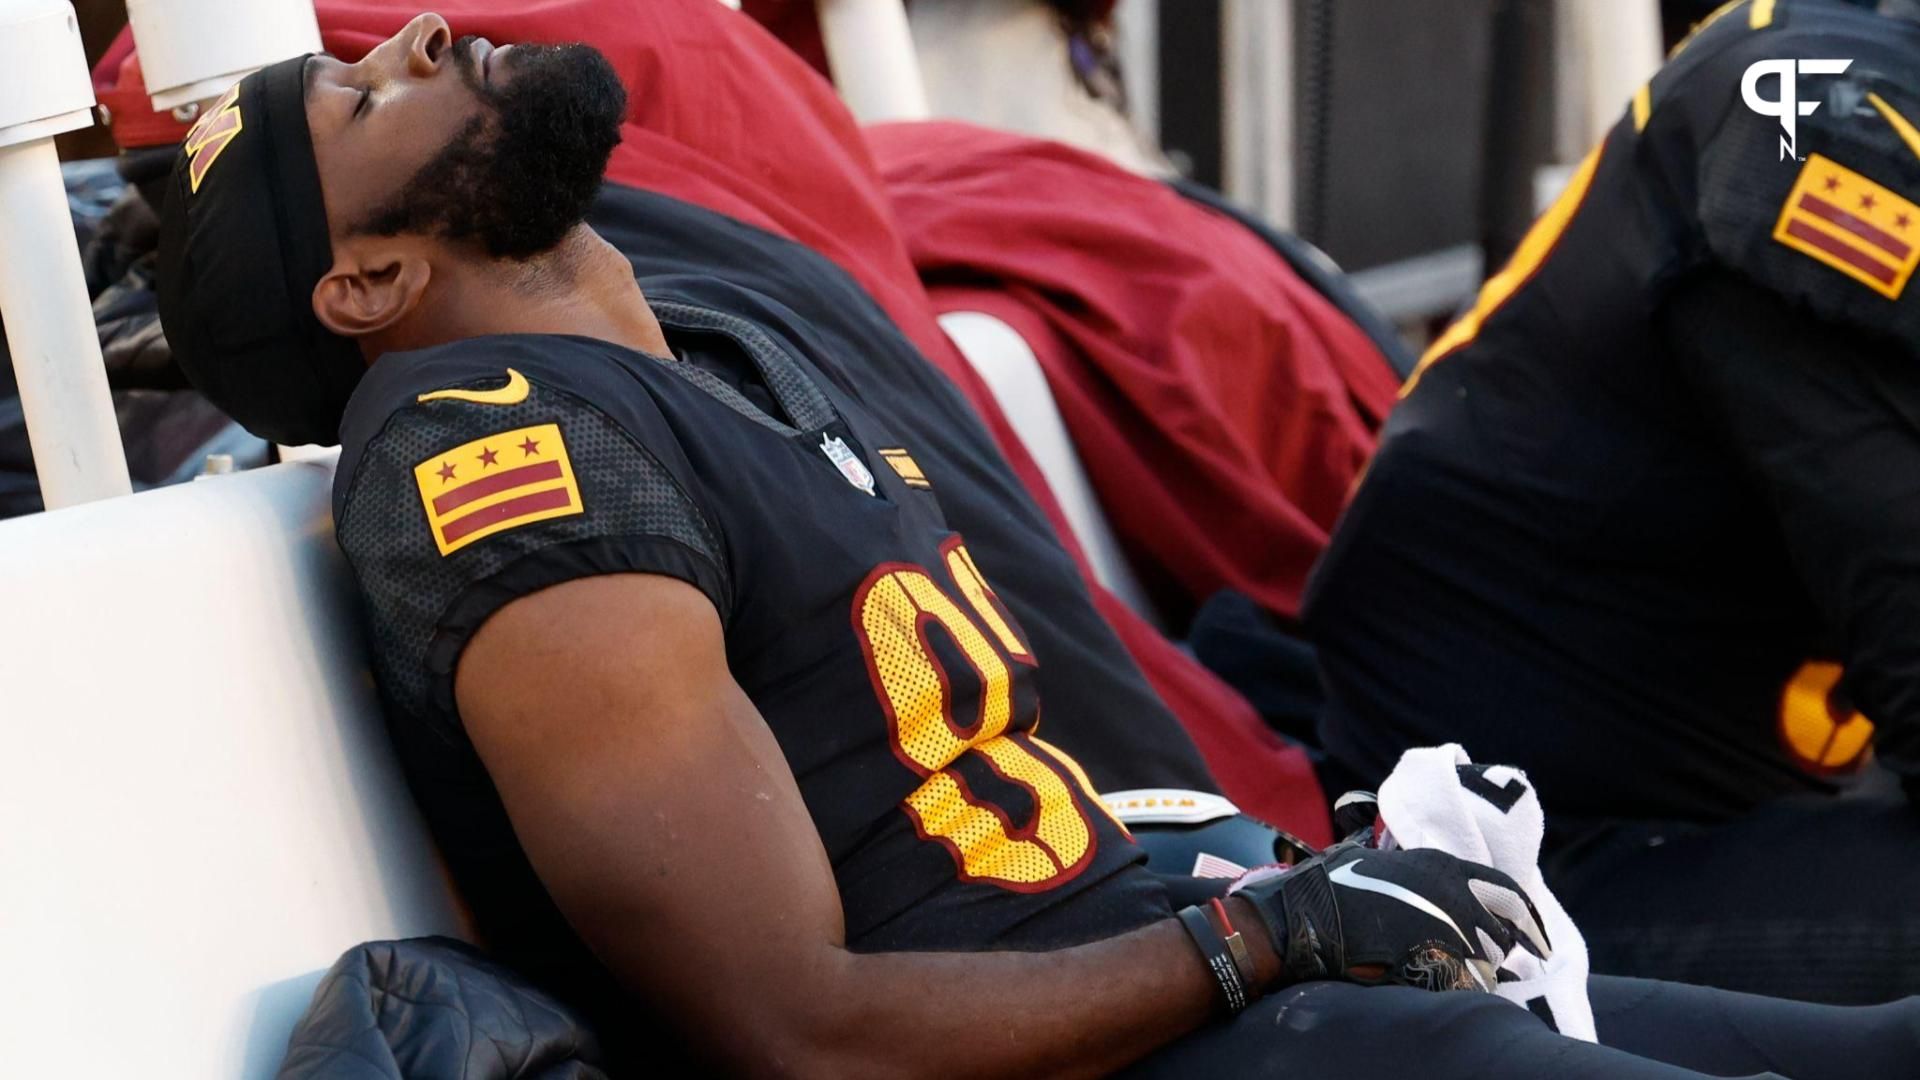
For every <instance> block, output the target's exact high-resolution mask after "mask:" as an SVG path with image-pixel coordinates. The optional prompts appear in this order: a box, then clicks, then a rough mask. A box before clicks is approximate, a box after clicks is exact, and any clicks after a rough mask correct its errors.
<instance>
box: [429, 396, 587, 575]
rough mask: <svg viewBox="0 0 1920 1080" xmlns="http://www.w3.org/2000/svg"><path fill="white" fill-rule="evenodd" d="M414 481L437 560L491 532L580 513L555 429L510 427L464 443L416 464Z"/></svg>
mask: <svg viewBox="0 0 1920 1080" xmlns="http://www.w3.org/2000/svg"><path fill="white" fill-rule="evenodd" d="M413 480H414V483H415V484H416V485H418V486H419V488H420V502H421V504H422V505H423V506H425V507H426V510H427V523H428V525H429V526H430V527H431V528H432V530H433V540H434V543H435V544H437V545H439V548H440V554H441V555H451V554H453V553H454V552H456V551H459V550H460V549H461V548H463V547H466V546H467V545H468V544H471V543H473V542H474V541H476V540H483V539H485V538H487V537H489V536H492V535H494V534H495V533H501V532H505V531H507V530H508V529H517V528H519V527H520V526H522V525H531V524H533V523H534V522H536V521H547V520H549V519H552V518H560V517H568V516H570V515H573V514H578V513H581V512H583V511H584V510H585V509H586V507H585V506H584V505H582V504H581V501H580V483H579V481H578V480H576V479H575V478H574V475H573V462H571V461H570V460H568V458H567V444H566V440H565V439H563V438H562V437H561V435H560V425H558V424H536V425H534V426H533V427H523V428H514V429H513V430H512V431H502V432H500V433H499V434H497V435H489V436H487V437H486V438H484V439H475V440H473V441H472V442H470V443H462V444H461V445H459V446H456V447H453V448H452V449H450V450H444V451H442V452H440V453H438V454H435V455H434V456H432V457H430V458H428V459H427V460H425V461H422V462H420V463H419V464H418V465H415V466H414V467H413Z"/></svg>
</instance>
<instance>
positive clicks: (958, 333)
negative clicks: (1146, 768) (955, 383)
mask: <svg viewBox="0 0 1920 1080" xmlns="http://www.w3.org/2000/svg"><path fill="white" fill-rule="evenodd" d="M940 328H941V329H943V330H945V331H946V332H947V337H948V338H949V339H951V340H952V341H953V344H954V346H955V347H957V348H958V349H959V350H960V352H961V354H962V355H963V356H965V357H966V358H967V363H969V364H971V365H973V369H974V370H975V371H976V372H979V374H980V378H981V379H982V380H983V381H985V382H986V384H987V389H988V390H990V391H992V392H993V399H994V401H996V402H998V403H999V405H1000V411H1001V412H1003V413H1005V414H1006V417H1007V422H1008V423H1009V424H1011V425H1013V430H1014V434H1016V435H1018V436H1020V441H1021V442H1022V443H1024V444H1025V445H1026V448H1027V453H1029V454H1031V455H1033V460H1034V462H1035V463H1036V464H1038V465H1039V466H1040V473H1041V475H1042V476H1044V477H1046V481H1047V486H1048V487H1049V488H1052V489H1053V497H1054V499H1055V500H1056V501H1058V502H1059V504H1060V509H1061V511H1062V513H1064V514H1065V515H1066V518H1067V525H1068V527H1069V528H1071V529H1072V530H1073V535H1074V539H1076V540H1078V541H1079V542H1080V549H1081V550H1082V551H1083V552H1085V553H1086V556H1087V562H1088V564H1089V565H1090V566H1092V568H1093V576H1094V577H1095V578H1096V579H1097V580H1098V581H1099V582H1100V584H1102V585H1104V586H1106V588H1107V591H1108V592H1110V593H1112V594H1114V595H1115V596H1117V597H1119V598H1120V600H1121V601H1122V602H1123V603H1125V604H1126V605H1127V606H1128V607H1130V608H1132V609H1133V610H1134V611H1135V613H1137V614H1139V615H1141V616H1142V617H1144V618H1145V619H1147V621H1149V622H1151V623H1153V624H1154V625H1156V626H1164V623H1163V622H1162V621H1161V620H1160V618H1159V616H1158V614H1157V613H1156V612H1155V611H1154V609H1153V604H1152V602H1151V601H1149V600H1148V599H1147V593H1146V590H1145V589H1143V588H1141V586H1140V579H1139V578H1138V577H1137V576H1136V575H1135V574H1134V572H1133V566H1132V564H1130V563H1128V562H1127V557H1126V554H1125V553H1124V552H1123V551H1121V549H1120V541H1119V539H1118V538H1116V537H1115V536H1114V532H1113V525H1112V524H1111V523H1110V522H1108V521H1107V515H1106V512H1105V511H1104V510H1102V509H1100V500H1099V498H1098V497H1097V496H1096V495H1095V494H1094V491H1093V484H1092V483H1091V482H1090V481H1088V479H1087V470H1086V466H1084V465H1082V464H1081V463H1080V453H1079V451H1077V450H1075V449H1074V446H1073V439H1072V437H1071V436H1070V435H1069V434H1068V433H1067V425H1066V422H1065V421H1064V420H1062V419H1061V418H1060V407H1059V406H1058V405H1056V404H1054V400H1053V391H1052V389H1050V388H1049V387H1048V386H1047V374H1046V372H1045V371H1044V370H1042V369H1041V367H1040V360H1039V358H1038V357H1036V356H1034V354H1033V347H1032V346H1030V345H1028V344H1027V342H1026V339H1025V338H1022V337H1021V336H1020V333H1019V331H1017V330H1015V329H1014V328H1013V327H1011V326H1008V325H1007V323H1006V321H1005V320H1003V319H999V318H996V317H995V316H992V315H988V314H985V313H983V312H978V311H953V312H948V313H947V314H945V315H942V316H940Z"/></svg>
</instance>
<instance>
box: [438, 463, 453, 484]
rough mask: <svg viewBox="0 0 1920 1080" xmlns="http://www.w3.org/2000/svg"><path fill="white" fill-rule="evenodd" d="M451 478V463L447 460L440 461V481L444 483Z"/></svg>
mask: <svg viewBox="0 0 1920 1080" xmlns="http://www.w3.org/2000/svg"><path fill="white" fill-rule="evenodd" d="M451 479H453V465H452V464H451V463H449V462H445V461H443V462H441V463H440V480H441V482H442V483H445V482H446V481H448V480H451Z"/></svg>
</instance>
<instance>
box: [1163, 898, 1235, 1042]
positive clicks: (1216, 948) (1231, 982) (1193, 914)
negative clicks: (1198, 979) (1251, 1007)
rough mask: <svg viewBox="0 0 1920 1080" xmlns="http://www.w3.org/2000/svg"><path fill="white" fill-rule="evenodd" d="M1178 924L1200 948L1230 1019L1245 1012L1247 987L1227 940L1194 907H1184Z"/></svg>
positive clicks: (1204, 915)
mask: <svg viewBox="0 0 1920 1080" xmlns="http://www.w3.org/2000/svg"><path fill="white" fill-rule="evenodd" d="M1180 925H1182V926H1184V927H1186V928H1187V936H1188V937H1190V938H1192V939H1193V943H1194V944H1195V945H1197V946H1199V948H1200V955H1201V956H1202V957H1204V958H1205V959H1206V961H1207V970H1209V971H1211V972H1213V981H1214V984H1215V985H1216V986H1218V987H1219V989H1220V1001H1221V1004H1222V1005H1223V1006H1225V1008H1226V1010H1227V1014H1228V1015H1229V1016H1231V1015H1233V1014H1234V1013H1237V1012H1240V1011H1241V1010H1242V1009H1245V1008H1246V1007H1247V1005H1248V997H1247V984H1246V983H1244V982H1242V981H1241V979H1240V969H1239V968H1238V967H1235V966H1234V962H1233V956H1232V954H1231V953H1230V952H1229V951H1228V949H1227V943H1226V941H1225V940H1224V939H1223V938H1221V936H1220V932H1219V931H1217V930H1215V929H1214V928H1213V923H1212V922H1210V921H1209V920H1208V919H1207V913H1206V912H1205V911H1202V910H1201V909H1199V908H1197V907H1189V908H1186V909H1184V910H1182V911H1181V912H1180Z"/></svg>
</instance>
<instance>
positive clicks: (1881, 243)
mask: <svg viewBox="0 0 1920 1080" xmlns="http://www.w3.org/2000/svg"><path fill="white" fill-rule="evenodd" d="M1773 238H1774V239H1775V240H1778V241H1779V242H1780V243H1782V244H1785V245H1786V246H1788V247H1790V248H1792V249H1793V250H1795V251H1798V252H1800V253H1801V254H1802V255H1806V256H1808V257H1809V258H1811V259H1813V260H1815V261H1816V262H1820V263H1824V264H1826V265H1827V266H1829V267H1832V268H1833V269H1835V270H1838V271H1840V272H1841V273H1843V274H1845V275H1847V276H1848V277H1850V278H1852V279H1854V280H1855V281H1858V282H1859V283H1860V284H1862V285H1865V286H1866V287H1868V288H1869V289H1872V290H1873V291H1875V292H1877V293H1879V294H1880V295H1882V296H1884V297H1886V298H1887V299H1889V300H1898V299H1899V298H1900V294H1901V293H1902V292H1904V291H1905V290H1906V287H1907V281H1908V279H1910V278H1912V277H1913V270H1914V266H1915V265H1916V264H1920V206H1915V205H1914V204H1913V203H1911V202H1908V201H1907V200H1906V199H1903V198H1901V197H1900V196H1899V195H1896V194H1894V193H1893V192H1892V191H1891V190H1889V189H1887V188H1885V187H1882V186H1881V185H1879V184H1876V183H1874V182H1873V181H1872V180H1869V179H1867V178H1866V177H1864V176H1862V175H1860V174H1859V173H1857V172H1854V171H1853V170H1852V169H1849V168H1847V167H1846V166H1844V165H1841V164H1839V163H1838V162H1835V161H1833V160H1832V159H1831V158H1827V157H1823V156H1821V155H1819V154H1811V155H1809V156H1808V157H1807V164H1806V165H1805V167H1803V168H1802V169H1801V170H1800V179H1799V181H1798V182H1797V183H1795V184H1794V185H1793V190H1792V191H1791V192H1789V193H1788V194H1787V203H1786V205H1785V206H1783V207H1781V208H1780V219H1779V220H1778V221H1777V222H1775V223H1774V228H1773Z"/></svg>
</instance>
